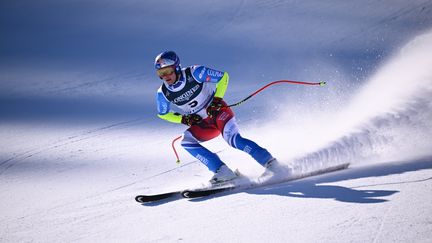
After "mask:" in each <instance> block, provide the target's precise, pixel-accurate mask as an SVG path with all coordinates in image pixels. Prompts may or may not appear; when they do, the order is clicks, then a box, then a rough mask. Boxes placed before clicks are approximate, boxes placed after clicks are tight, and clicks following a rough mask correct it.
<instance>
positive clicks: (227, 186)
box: [135, 181, 236, 203]
mask: <svg viewBox="0 0 432 243" xmlns="http://www.w3.org/2000/svg"><path fill="white" fill-rule="evenodd" d="M234 188H236V185H235V184H233V183H231V181H228V182H222V183H218V184H213V185H211V186H209V187H205V188H197V189H186V190H181V191H173V192H166V193H161V194H153V195H138V196H136V197H135V201H137V202H139V203H148V202H155V201H160V200H164V199H167V198H174V197H183V198H199V197H205V196H210V195H213V194H216V193H220V192H223V191H229V190H232V189H234Z"/></svg>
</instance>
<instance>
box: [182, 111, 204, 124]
mask: <svg viewBox="0 0 432 243" xmlns="http://www.w3.org/2000/svg"><path fill="white" fill-rule="evenodd" d="M201 121H202V117H201V116H199V115H197V114H189V115H183V116H182V120H181V123H183V124H185V125H187V126H192V125H196V124H199V123H200V122H201Z"/></svg>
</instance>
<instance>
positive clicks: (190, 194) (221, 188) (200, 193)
mask: <svg viewBox="0 0 432 243" xmlns="http://www.w3.org/2000/svg"><path fill="white" fill-rule="evenodd" d="M348 166H349V163H345V164H341V165H336V166H332V167H329V168H325V169H319V170H316V171H311V172H309V173H304V174H302V175H298V176H295V177H290V178H283V179H278V180H269V181H268V182H263V183H256V182H255V183H254V182H251V183H249V184H248V183H246V184H239V185H238V186H237V185H236V184H234V183H230V184H226V185H218V186H215V187H209V188H202V189H190V190H184V191H182V192H181V195H182V197H184V198H190V199H191V198H199V197H206V196H211V195H214V194H218V193H222V192H227V191H233V190H235V189H243V190H245V189H253V188H259V187H263V186H271V185H276V184H280V183H285V182H290V181H295V180H299V179H303V178H306V177H311V176H316V175H321V174H325V173H330V172H334V171H338V170H343V169H346V168H348Z"/></svg>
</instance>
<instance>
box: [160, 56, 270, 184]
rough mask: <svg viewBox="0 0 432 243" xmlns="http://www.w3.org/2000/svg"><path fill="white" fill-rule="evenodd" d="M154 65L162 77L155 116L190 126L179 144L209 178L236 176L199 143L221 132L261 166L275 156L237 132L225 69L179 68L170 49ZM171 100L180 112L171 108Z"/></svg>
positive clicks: (221, 178) (225, 178)
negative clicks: (225, 99) (208, 173)
mask: <svg viewBox="0 0 432 243" xmlns="http://www.w3.org/2000/svg"><path fill="white" fill-rule="evenodd" d="M154 65H155V68H156V72H157V75H158V76H159V78H160V79H162V80H163V83H162V85H161V86H160V88H159V89H158V91H157V96H156V100H157V108H158V116H159V117H160V118H161V119H164V120H166V121H169V122H173V123H183V124H185V125H187V126H189V128H188V129H187V130H186V131H185V132H184V134H183V140H182V142H181V145H182V147H183V148H184V149H185V150H186V151H188V152H189V153H190V154H191V155H192V156H194V157H195V158H197V159H198V160H199V161H201V162H202V163H203V164H204V165H206V166H207V168H208V169H209V170H210V171H212V172H214V173H215V175H214V176H213V177H212V179H211V180H210V182H212V183H216V182H221V181H227V180H231V179H233V178H235V177H236V176H237V175H236V174H235V173H234V172H233V171H232V170H230V169H229V168H228V167H227V166H226V165H225V164H224V163H223V162H222V160H221V159H220V158H219V156H218V155H217V154H215V153H213V152H211V151H210V150H208V149H207V148H205V147H203V146H202V145H201V144H200V143H201V142H204V141H208V140H210V139H213V138H215V137H217V136H219V135H220V134H222V136H223V138H224V139H225V141H226V142H227V143H228V144H229V145H230V146H232V147H234V148H236V149H239V150H242V151H244V152H246V153H248V154H249V155H251V156H252V157H253V158H254V159H255V160H256V161H257V162H258V163H259V164H261V165H262V166H264V167H269V165H270V164H271V163H272V162H273V161H274V160H275V159H274V158H273V156H272V155H271V154H270V153H269V152H268V151H267V150H266V149H264V148H262V147H260V146H259V145H258V144H256V143H255V142H253V141H251V140H249V139H246V138H244V137H242V136H241V135H240V133H239V129H238V126H237V123H236V121H235V117H234V113H233V111H232V110H231V109H230V108H229V107H228V106H227V104H226V103H225V101H224V100H223V97H224V95H225V92H226V90H227V87H228V81H229V76H228V73H227V72H222V71H218V70H215V69H211V68H208V67H205V66H200V65H195V66H189V67H186V68H181V66H180V59H179V57H178V56H177V54H176V53H175V52H173V51H166V52H162V53H161V54H159V55H158V56H157V57H156V59H155V63H154ZM171 104H173V105H175V106H176V107H177V108H178V109H179V110H180V111H181V112H182V114H180V113H177V112H174V111H172V110H171V108H170V107H171Z"/></svg>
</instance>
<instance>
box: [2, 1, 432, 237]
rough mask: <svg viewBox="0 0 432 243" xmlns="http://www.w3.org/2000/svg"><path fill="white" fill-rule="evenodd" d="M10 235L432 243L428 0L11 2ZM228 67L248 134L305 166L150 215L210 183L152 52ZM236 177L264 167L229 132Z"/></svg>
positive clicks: (6, 140) (6, 136)
mask: <svg viewBox="0 0 432 243" xmlns="http://www.w3.org/2000/svg"><path fill="white" fill-rule="evenodd" d="M0 36H1V39H0V198H1V200H0V210H1V213H0V220H1V222H2V223H1V226H0V242H71V241H76V242H98V241H104V242H431V241H432V204H431V201H432V193H431V191H432V183H431V182H432V140H431V139H430V137H431V135H432V100H431V98H430V97H432V68H431V67H432V1H430V0H429V1H426V0H413V1H402V0H397V1H389V0H388V1H387V0H386V1H371V0H365V1H315V0H314V1H278V0H264V1H244V0H243V1H240V0H233V1H201V2H195V1H153V0H152V1H141V2H140V1H132V0H126V1H121V2H120V1H98V0H93V1H53V0H44V1H28V0H25V1H2V2H1V3H0ZM164 50H174V51H176V52H177V53H178V54H179V55H180V58H181V60H182V64H183V65H184V66H186V65H192V64H203V65H207V66H210V67H213V68H215V69H219V70H224V71H227V72H229V74H230V77H231V79H230V86H229V89H228V92H227V94H226V96H225V98H226V100H227V102H228V103H235V102H237V101H239V100H241V99H243V98H245V97H247V96H248V95H249V94H250V93H252V92H254V91H255V90H257V89H259V88H260V87H262V86H264V85H265V84H267V83H269V82H271V81H275V80H280V79H290V80H300V81H310V82H318V81H326V82H327V85H326V86H324V87H318V86H313V87H312V86H302V85H290V84H279V85H275V86H271V87H269V88H268V89H266V90H264V91H263V92H261V93H259V94H258V95H256V96H254V97H253V98H251V99H250V100H248V101H247V102H245V103H244V104H242V105H241V106H239V107H236V108H235V109H234V111H235V113H236V116H237V120H238V123H239V125H240V128H241V132H242V134H243V135H244V136H245V137H248V138H251V139H253V140H255V141H257V142H258V143H259V144H261V145H262V146H264V147H266V148H267V149H268V150H269V151H270V152H271V153H272V154H273V155H274V156H275V157H277V158H278V159H279V160H280V161H281V162H282V163H284V164H286V165H287V166H288V165H289V166H294V167H295V168H296V170H295V171H294V173H296V174H301V173H305V172H308V171H312V170H316V169H321V168H326V167H329V166H332V165H336V164H341V163H347V162H349V163H351V165H350V168H349V169H347V170H344V171H339V172H335V173H330V174H325V175H320V176H316V177H311V178H306V179H302V180H299V181H294V182H288V183H282V184H278V185H273V186H266V187H262V188H255V189H250V190H246V191H243V192H236V193H231V194H221V195H219V196H214V197H208V198H202V199H195V200H165V201H161V202H157V203H151V204H147V205H140V204H137V203H136V202H135V201H134V197H135V195H137V194H145V193H149V194H150V193H158V192H166V191H170V190H178V189H184V188H188V187H193V186H195V185H198V184H200V183H203V182H205V181H206V180H208V178H209V177H210V176H211V174H210V173H209V172H208V171H207V170H206V168H205V167H204V166H203V165H202V164H200V163H199V162H198V161H197V160H195V159H194V158H193V157H191V156H190V155H188V154H187V153H186V152H184V151H182V150H181V148H180V147H179V146H178V145H177V146H178V147H177V149H179V155H180V158H181V163H180V164H176V163H175V157H174V154H173V152H172V150H171V144H170V143H171V141H172V139H174V138H175V137H177V136H179V135H181V134H182V132H183V131H184V129H185V128H186V127H185V126H183V125H176V124H170V123H167V122H164V121H162V120H160V119H158V118H157V116H156V107H155V99H154V98H155V92H156V90H157V88H158V87H159V85H160V80H159V79H158V77H156V75H155V74H154V69H153V58H154V56H156V55H157V54H158V53H159V52H161V51H164ZM205 145H206V146H208V147H209V148H210V149H211V150H213V151H215V152H218V154H219V156H220V157H221V158H222V159H223V160H224V161H225V162H226V163H227V165H229V166H230V167H231V168H232V169H239V170H240V171H241V172H242V173H244V174H246V175H248V176H250V177H256V176H258V175H259V174H260V173H262V172H263V169H262V168H261V167H260V166H259V165H258V164H257V163H256V162H254V161H253V160H252V159H251V158H250V157H248V156H247V155H246V154H245V153H242V152H241V151H236V150H234V149H232V148H230V147H229V146H228V145H227V144H226V143H225V142H224V141H223V139H222V138H217V139H215V140H214V141H210V142H206V143H205Z"/></svg>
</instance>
